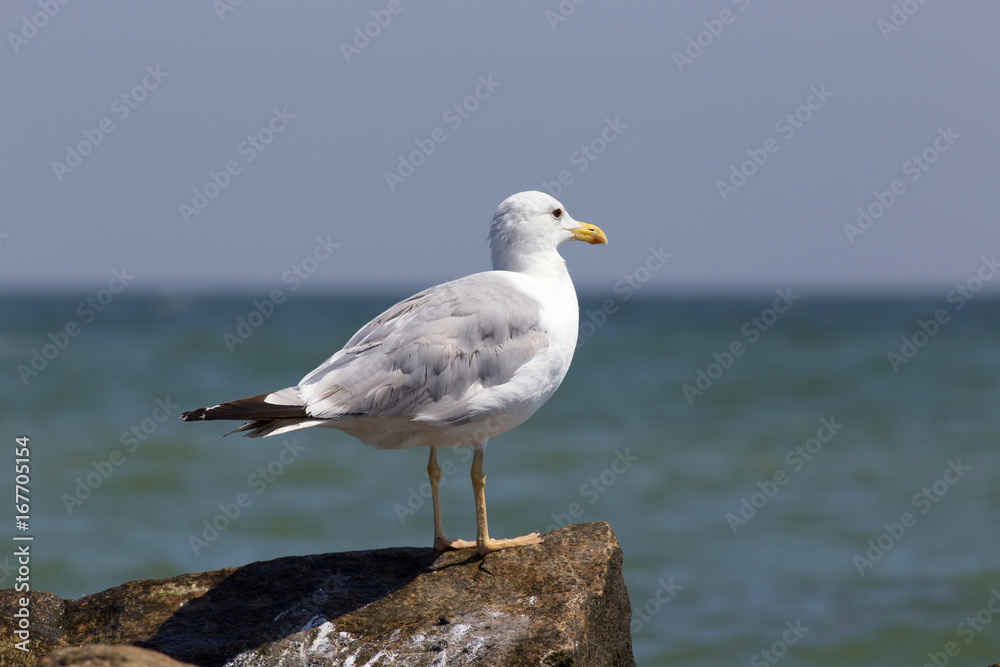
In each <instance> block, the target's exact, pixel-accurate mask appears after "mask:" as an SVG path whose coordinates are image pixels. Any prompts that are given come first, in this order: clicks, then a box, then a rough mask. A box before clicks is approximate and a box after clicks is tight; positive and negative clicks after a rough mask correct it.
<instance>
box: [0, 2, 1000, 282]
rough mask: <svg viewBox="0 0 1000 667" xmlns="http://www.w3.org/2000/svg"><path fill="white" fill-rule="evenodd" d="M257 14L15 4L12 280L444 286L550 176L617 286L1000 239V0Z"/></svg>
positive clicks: (10, 65)
mask: <svg viewBox="0 0 1000 667" xmlns="http://www.w3.org/2000/svg"><path fill="white" fill-rule="evenodd" d="M231 2H235V0H216V1H215V2H212V1H210V0H202V1H200V2H186V3H182V2H143V1H137V0H130V1H128V2H124V1H120V2H109V1H105V2H100V1H98V2H69V3H68V4H65V5H62V4H59V2H58V1H57V0H33V1H32V0H7V1H6V2H4V3H3V4H2V6H0V27H2V29H3V31H4V34H5V36H4V44H3V46H2V47H0V48H2V50H3V56H2V58H0V72H2V76H3V82H4V91H5V94H4V103H3V106H2V107H0V108H2V114H3V127H4V131H3V140H2V141H3V144H2V158H0V165H2V166H0V170H2V171H0V182H2V183H3V201H4V207H3V215H2V218H0V234H2V235H3V236H0V286H2V287H3V288H23V287H36V286H68V287H73V288H78V289H81V290H82V289H89V288H91V287H92V286H95V285H100V284H102V283H106V282H108V280H110V279H111V277H112V271H114V270H119V271H120V270H121V269H122V268H123V267H124V268H125V269H126V270H127V272H128V273H130V274H133V275H134V276H135V279H134V282H132V284H133V285H136V286H142V287H143V288H150V289H153V288H160V287H167V288H179V289H185V290H187V289H200V288H214V287H226V286H250V287H255V288H256V287H258V286H264V287H266V286H269V285H273V286H275V287H282V286H289V285H291V284H292V282H293V281H294V280H295V278H293V277H292V276H294V275H295V268H294V267H296V266H299V267H300V268H299V269H298V271H299V273H300V274H301V275H307V276H309V277H308V280H307V281H306V283H304V284H306V285H308V286H309V287H324V288H335V289H341V290H354V289H358V288H359V287H379V286H389V285H393V286H398V285H400V284H404V283H405V284H407V285H411V284H412V285H414V286H425V285H428V284H432V283H435V282H439V281H442V280H446V279H450V278H454V277H457V276H460V275H464V274H467V273H472V272H475V271H479V270H484V269H487V268H489V254H488V251H487V248H486V232H487V226H488V223H489V221H490V218H491V216H492V214H493V211H494V210H495V208H496V206H497V204H499V203H500V201H502V200H503V199H504V198H505V197H507V196H508V195H510V194H513V193H515V192H518V191H521V190H530V189H545V188H546V187H548V189H550V191H552V192H553V194H556V192H555V191H556V190H557V189H559V188H561V192H560V193H559V194H558V195H557V196H558V198H559V199H560V200H561V201H562V202H563V204H564V205H565V206H566V207H567V208H568V210H569V211H570V213H571V214H572V215H573V216H574V217H575V218H577V219H580V220H585V221H587V222H592V223H595V224H597V225H599V226H601V227H602V228H603V229H604V230H605V231H606V232H607V234H608V237H609V239H610V241H611V244H610V245H609V246H608V247H606V248H605V247H590V246H584V245H583V244H571V245H570V246H569V247H567V248H566V249H565V250H564V253H563V254H564V256H566V257H567V259H568V261H569V264H570V270H571V273H572V274H573V276H574V279H575V280H576V282H577V285H578V286H581V287H584V288H588V289H592V290H597V291H610V290H611V289H613V285H614V284H615V283H616V281H619V280H621V279H622V278H623V276H626V275H631V276H634V275H635V272H636V270H637V269H639V277H640V278H644V277H647V276H648V278H649V280H648V282H647V283H645V284H644V287H648V288H650V289H653V288H654V286H655V288H658V289H672V290H685V289H690V288H706V287H710V288H721V289H746V288H761V289H772V288H774V287H778V286H782V287H783V286H786V285H788V286H793V287H799V288H803V289H807V288H816V287H828V288H845V287H846V288H860V289H866V290H867V289H874V288H880V287H881V288H885V287H888V288H900V287H911V288H912V287H919V288H929V289H933V290H938V289H944V288H947V287H949V286H953V285H954V284H955V283H956V282H958V281H964V280H966V279H968V278H970V277H972V276H973V275H975V274H976V272H977V270H978V269H979V267H980V264H981V262H982V257H983V256H986V257H987V258H989V257H991V256H992V255H993V254H994V253H1000V225H998V219H1000V216H998V213H1000V203H998V202H1000V197H998V196H997V194H996V192H997V176H998V171H1000V170H998V166H997V165H998V154H1000V136H998V133H997V130H996V122H997V121H996V119H997V117H998V112H1000V85H998V76H997V64H998V62H1000V57H998V56H1000V53H998V52H1000V49H998V47H997V40H996V28H997V25H998V24H1000V4H997V3H996V2H991V1H987V0H980V1H969V2H947V3H946V2H943V1H935V2H926V3H924V4H922V3H920V2H917V0H905V1H900V0H896V2H892V1H890V0H884V1H874V0H864V1H862V0H846V1H842V2H798V1H796V2H792V1H786V2H763V1H762V0H711V1H706V2H697V3H695V2H687V3H658V2H630V3H611V2H597V1H596V0H589V1H587V2H582V4H579V5H578V4H576V3H574V2H572V1H571V0H562V1H561V2H559V1H557V0H548V1H545V2H503V3H470V2H434V3H432V2H412V1H411V0H376V1H374V2H365V3H330V2H281V3H278V2H261V1H252V0H243V1H242V2H241V3H239V4H237V5H235V6H233V5H231V4H230V3H231ZM577 2H579V0H577ZM56 10H58V11H57V12H56ZM46 11H47V12H48V13H49V14H53V13H54V15H52V16H48V15H47V14H46ZM366 33H367V34H366ZM68 147H69V151H68V149H67V148H68ZM68 153H69V154H68ZM400 156H402V159H403V160H404V161H405V163H404V164H401V162H400V161H401V157H400ZM411 156H412V158H411ZM748 161H749V162H748ZM414 164H416V166H414ZM227 168H228V169H229V171H228V172H227ZM734 169H735V170H736V173H734ZM740 171H742V173H739V172H740ZM561 172H564V173H563V174H562V176H563V180H564V182H565V183H566V184H565V185H564V184H560V183H559V177H560V173H561ZM387 173H388V174H393V176H391V177H387ZM213 174H214V176H213ZM894 181H898V183H895V184H894ZM546 184H548V185H547V186H546ZM722 184H725V185H722ZM196 189H197V190H198V191H199V193H200V194H196V193H195V190H196ZM202 197H204V199H202ZM880 199H881V201H879V200H880ZM182 205H183V206H184V207H190V208H183V207H182ZM859 207H862V208H863V209H865V210H868V211H870V214H871V215H872V217H871V219H870V221H869V220H868V219H862V221H861V223H862V224H861V225H859V224H858V217H859V213H858V208H859ZM199 209H200V210H199ZM876 216H877V217H876ZM845 225H855V226H856V229H854V230H852V229H851V228H850V227H848V228H845ZM862 225H863V226H862ZM865 227H867V228H865ZM318 239H322V241H323V242H322V243H320V241H318ZM323 246H325V247H323ZM334 246H335V247H334ZM661 246H662V251H661V250H660V248H661ZM317 248H319V250H317ZM329 248H332V250H331V249H329ZM651 248H652V249H653V250H656V251H657V252H665V253H671V254H672V256H671V257H670V258H669V259H668V260H667V261H666V262H665V263H663V266H662V268H659V269H658V270H653V271H647V270H645V269H640V268H639V267H643V266H645V265H646V263H647V260H649V258H650V257H651V252H652V251H651ZM309 258H312V259H309ZM650 262H651V263H650V266H656V265H657V264H658V263H659V261H658V260H656V261H652V260H650ZM310 269H311V270H312V271H313V272H312V273H308V270H310ZM289 272H291V273H289ZM283 276H284V281H283ZM990 286H991V287H996V286H1000V280H998V281H997V285H990Z"/></svg>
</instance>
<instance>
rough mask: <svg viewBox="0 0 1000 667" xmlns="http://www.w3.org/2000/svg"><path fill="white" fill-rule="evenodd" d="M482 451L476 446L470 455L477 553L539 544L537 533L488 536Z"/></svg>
mask: <svg viewBox="0 0 1000 667" xmlns="http://www.w3.org/2000/svg"><path fill="white" fill-rule="evenodd" d="M483 451H484V448H482V447H476V451H475V454H473V456H472V491H473V493H475V496H476V546H477V547H478V549H479V554H480V555H481V556H485V555H486V554H488V553H489V552H491V551H499V550H500V549H507V548H509V547H522V546H526V545H528V544H541V543H542V538H541V537H539V536H538V533H531V534H530V535H522V536H521V537H512V538H509V539H499V540H494V539H492V538H491V537H490V531H489V529H488V528H487V526H486V493H485V488H486V474H485V473H484V472H483Z"/></svg>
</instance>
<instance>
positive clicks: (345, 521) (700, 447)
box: [0, 288, 1000, 667]
mask: <svg viewBox="0 0 1000 667" xmlns="http://www.w3.org/2000/svg"><path fill="white" fill-rule="evenodd" d="M411 291H412V290H399V291H396V292H389V291H387V292H385V293H377V294H375V293H373V294H365V295H362V296H344V295H325V294H318V293H306V292H304V291H303V292H301V293H296V294H295V295H289V298H287V299H285V300H284V301H282V302H281V303H274V302H271V303H270V306H269V305H268V303H265V302H266V301H267V292H266V291H264V292H260V293H256V292H254V291H252V290H251V291H247V292H234V293H225V294H214V295H213V294H206V295H200V294H197V293H186V292H171V291H164V292H162V293H147V294H142V295H137V294H127V293H125V294H120V295H114V296H113V298H111V299H107V298H103V299H96V300H93V301H88V297H91V298H93V297H94V294H93V293H91V294H87V293H80V294H48V293H44V294H43V293H24V294H16V295H14V294H7V295H4V296H0V362H2V369H3V370H2V372H3V373H4V377H5V379H4V381H3V382H2V383H0V391H2V395H0V424H2V433H0V437H2V438H4V439H6V441H7V442H6V444H5V448H6V451H7V452H8V453H7V454H6V462H5V463H4V464H3V465H2V466H0V488H2V489H4V491H3V493H2V497H4V498H6V503H7V504H6V506H5V508H4V514H5V516H6V519H5V520H4V523H5V524H6V525H7V526H8V528H7V529H5V530H3V531H2V532H3V533H6V534H7V537H6V538H5V539H6V541H7V543H8V547H7V548H6V549H4V550H3V551H0V587H2V588H8V587H12V586H13V584H14V581H15V578H16V577H17V576H18V575H17V569H16V559H15V558H14V556H13V551H14V546H13V545H16V544H17V543H16V542H14V541H12V539H11V538H13V537H14V536H16V535H28V534H30V535H32V536H33V537H34V541H33V542H32V543H31V553H32V559H31V571H30V585H31V587H32V588H33V589H35V590H44V591H50V592H52V593H56V594H57V595H60V596H62V597H64V598H78V597H80V596H84V595H87V594H90V593H96V592H99V591H101V590H104V589H107V588H110V587H113V586H116V585H118V584H121V583H123V582H125V581H129V580H136V579H147V578H159V577H170V576H173V575H177V574H181V573H185V572H199V571H206V570H212V569H216V568H222V567H231V566H238V565H243V564H246V563H251V562H254V561H260V560H267V559H273V558H278V557H282V556H290V555H304V554H319V553H328V552H336V551H346V550H356V549H376V548H382V547H396V546H430V544H431V539H432V533H433V528H432V520H431V508H430V502H429V500H428V498H427V496H428V494H427V489H428V487H427V485H426V472H425V467H426V456H427V454H426V452H425V451H424V450H403V451H380V450H376V449H373V448H370V447H365V446H363V445H361V444H360V443H359V442H357V441H355V440H353V439H352V438H351V437H349V436H347V435H345V434H342V433H340V432H337V431H334V430H329V429H311V430H308V431H301V432H297V433H294V434H289V435H286V436H277V437H273V438H266V439H246V438H243V437H240V436H239V435H233V436H230V437H226V438H222V437H221V436H222V435H223V434H224V433H225V432H226V431H227V430H229V429H228V428H227V427H229V426H231V425H230V424H228V423H222V422H219V423H185V422H182V421H181V420H180V418H179V417H180V413H181V412H182V411H185V410H191V409H194V408H197V407H201V406H206V405H213V404H216V403H219V402H221V401H224V400H229V399H235V398H240V397H243V396H248V395H253V394H257V393H262V392H265V391H269V390H274V389H277V388H281V387H286V386H289V385H293V384H295V383H296V382H297V381H298V380H299V379H300V378H301V377H302V376H303V375H305V373H306V372H308V371H309V370H311V369H312V368H313V367H315V366H316V365H317V364H319V363H320V362H322V361H323V360H324V359H326V358H327V357H328V356H329V355H331V354H332V353H333V352H335V351H336V350H337V349H339V348H340V346H341V345H343V343H344V342H346V340H347V339H348V338H349V337H350V335H351V334H352V333H354V331H355V330H357V329H358V328H359V327H360V326H361V325H362V324H364V323H365V322H367V321H368V320H369V319H371V318H372V317H373V316H374V315H376V314H377V313H379V312H381V311H382V310H383V309H385V308H386V307H388V306H390V305H392V304H393V303H394V302H395V301H397V300H398V299H400V298H402V297H405V296H407V295H408V294H409V293H411ZM109 296H110V295H109ZM627 296H629V297H632V298H628V299H625V298H624V296H623V295H622V294H582V295H581V298H580V310H581V338H580V344H579V346H578V348H577V350H576V355H575V358H574V361H573V365H572V368H571V369H570V371H569V374H568V375H567V377H566V379H565V381H564V382H563V384H562V386H561V387H560V389H559V390H558V391H557V392H556V394H555V395H554V396H553V398H552V399H551V400H550V401H549V402H548V403H547V404H546V405H545V406H544V407H542V408H541V409H540V410H539V411H538V413H537V414H536V415H535V416H534V417H532V418H531V419H530V420H529V421H528V422H526V423H525V424H523V425H522V426H520V427H518V428H517V429H515V430H513V431H511V432H510V433H507V434H505V435H503V436H500V437H497V438H495V439H493V440H491V441H490V443H489V447H488V449H487V452H486V465H485V467H486V472H487V474H488V484H487V488H486V494H487V502H488V508H489V519H490V529H491V533H492V534H493V536H494V537H503V536H508V537H509V536H514V535H522V534H525V533H528V532H531V531H534V530H540V531H543V532H546V531H550V530H553V529H555V528H558V527H560V526H563V525H567V524H569V523H583V522H589V521H606V522H608V523H609V524H610V525H611V527H612V529H613V530H614V532H615V535H616V536H617V539H618V542H619V544H620V545H621V548H622V550H623V552H624V566H623V567H624V577H625V583H626V585H627V588H628V594H629V598H630V601H631V607H632V627H631V631H632V638H633V647H634V652H635V656H636V660H637V663H638V664H639V665H687V666H696V665H697V666H701V665H704V666H713V667H715V666H717V665H741V664H742V665H750V666H751V667H757V666H763V665H775V664H779V663H780V664H783V665H817V666H821V665H831V666H832V665H836V666H837V667H841V666H842V665H845V664H851V665H935V666H936V667H942V666H944V665H980V666H985V665H991V664H993V663H997V662H1000V483H998V481H1000V447H998V435H1000V379H998V378H1000V353H998V349H1000V308H998V305H1000V301H998V300H997V299H996V298H995V297H993V296H987V295H983V294H979V295H976V294H970V295H968V298H966V297H965V296H962V295H960V294H956V293H954V292H947V291H944V292H941V293H927V294H910V295H905V296H890V295H884V296H878V295H864V294H833V293H822V294H818V295H808V294H804V293H799V292H794V291H792V290H787V289H785V288H781V289H778V290H775V291H773V292H758V293H745V294H740V295H738V296H726V295H721V294H688V295H673V294H665V295H648V296H647V295H642V296H640V295H639V294H636V295H634V296H633V295H627ZM292 297H294V298H292ZM17 438H28V444H29V450H30V457H29V458H30V473H29V477H30V480H29V479H23V478H22V479H21V480H20V481H27V482H28V485H27V488H28V491H29V497H30V507H27V508H21V509H27V510H28V512H27V513H21V512H20V510H17V509H16V508H15V506H14V505H15V503H14V502H12V501H14V500H15V498H14V487H15V482H16V481H17V477H16V474H15V461H14V459H15V458H16V457H15V451H16V449H17V448H18V445H17ZM439 458H440V461H441V463H442V466H443V467H445V469H446V470H449V471H450V472H451V474H449V475H446V477H445V480H444V482H443V486H442V502H443V514H444V523H445V527H446V529H447V531H448V533H449V534H450V535H451V536H453V537H464V538H472V537H473V536H474V534H475V520H474V511H473V503H472V491H471V486H470V483H469V478H468V469H469V463H468V453H467V452H464V451H455V450H443V451H442V452H441V454H440V455H439ZM446 462H451V465H448V464H447V463H446ZM234 508H238V510H239V511H238V514H237V513H236V509H234ZM20 514H24V515H26V516H27V520H26V523H27V524H28V525H27V526H26V527H25V528H26V529H25V530H21V529H19V527H18V526H17V524H16V522H15V517H16V516H17V515H20ZM227 514H228V515H229V516H226V515H227Z"/></svg>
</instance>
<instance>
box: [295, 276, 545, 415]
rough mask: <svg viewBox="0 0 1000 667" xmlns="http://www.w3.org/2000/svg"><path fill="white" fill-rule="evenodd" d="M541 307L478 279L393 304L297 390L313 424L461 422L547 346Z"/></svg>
mask: <svg viewBox="0 0 1000 667" xmlns="http://www.w3.org/2000/svg"><path fill="white" fill-rule="evenodd" d="M540 309H541V304H540V303H539V302H538V301H537V300H536V299H534V298H532V297H531V296H530V295H528V294H525V293H524V292H521V291H519V290H516V289H514V288H513V287H512V286H511V284H510V283H509V282H507V281H506V280H505V279H503V278H501V277H498V276H496V275H495V274H490V273H484V274H483V273H481V274H476V275H472V276H468V277H466V278H461V279H459V280H456V281H453V282H450V283H445V284H443V285H438V286H437V287H433V288H431V289H429V290H426V291H423V292H420V293H419V294H416V295H414V296H412V297H410V298H408V299H406V300H404V301H401V302H399V303H398V304H396V305H395V306H393V307H392V308H390V309H388V310H387V311H385V312H384V313H382V314H381V315H379V316H378V317H376V318H375V319H374V320H372V321H371V322H369V323H368V324H366V325H365V326H363V327H362V328H361V330H360V331H358V332H357V333H356V334H354V336H353V337H352V338H351V339H350V340H349V341H348V342H347V344H346V345H345V346H344V349H342V350H341V351H340V352H338V353H337V354H335V355H333V356H332V357H330V359H328V360H327V361H326V362H325V363H324V364H323V365H321V366H320V367H319V368H317V369H316V370H314V371H313V372H312V373H310V374H309V375H307V376H306V377H305V378H304V379H303V380H302V382H301V383H300V385H299V389H300V392H301V394H302V396H303V397H304V398H305V401H306V411H307V412H308V413H309V414H310V415H311V416H314V417H319V418H325V419H336V418H340V417H348V416H358V417H415V416H418V415H419V416H420V417H421V418H422V419H429V420H433V421H439V422H443V423H461V422H465V421H468V420H470V419H474V418H475V417H477V416H478V415H473V414H470V413H469V408H468V404H469V401H470V400H471V399H472V398H473V397H475V396H476V395H478V394H479V393H481V392H482V391H485V390H487V389H489V388H491V387H495V386H498V385H502V384H505V383H506V382H508V381H510V379H511V377H513V375H514V373H516V372H517V370H518V369H519V368H520V367H521V366H522V365H524V363H525V362H527V361H528V360H529V359H531V358H532V357H534V356H535V355H536V354H537V353H538V352H539V351H540V350H542V349H544V348H545V347H547V346H548V342H549V338H548V334H547V333H546V332H545V331H543V330H542V329H541V328H540V325H539V311H540Z"/></svg>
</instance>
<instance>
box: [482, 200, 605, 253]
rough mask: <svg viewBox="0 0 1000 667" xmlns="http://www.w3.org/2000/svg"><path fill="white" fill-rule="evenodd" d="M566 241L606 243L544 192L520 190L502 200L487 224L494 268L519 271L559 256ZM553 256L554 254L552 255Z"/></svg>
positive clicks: (595, 230) (593, 228)
mask: <svg viewBox="0 0 1000 667" xmlns="http://www.w3.org/2000/svg"><path fill="white" fill-rule="evenodd" d="M567 241H585V242H587V243H590V244H595V243H604V244H606V243H607V242H608V237H607V236H605V234H604V232H603V231H601V229H600V228H599V227H597V226H596V225H590V224H587V223H586V222H579V221H577V220H574V219H573V218H572V216H570V214H569V212H567V211H566V207H564V206H563V205H562V204H560V203H559V200H557V199H556V198H555V197H551V196H549V195H547V194H545V193H544V192H534V191H531V192H519V193H517V194H516V195H511V196H510V197H507V199H504V200H503V202H502V203H501V204H500V206H499V207H497V212H496V214H495V215H494V216H493V222H492V223H491V224H490V252H491V254H492V256H493V268H494V269H496V270H507V271H522V270H524V269H525V267H526V265H527V264H530V263H533V262H537V261H539V260H541V261H545V260H546V259H547V260H548V261H553V260H554V259H555V258H558V261H560V262H561V258H559V254H558V252H556V248H558V247H559V246H561V245H562V244H563V243H566V242H567ZM553 256H555V257H553Z"/></svg>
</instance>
